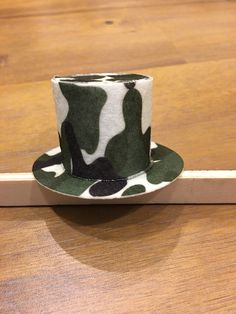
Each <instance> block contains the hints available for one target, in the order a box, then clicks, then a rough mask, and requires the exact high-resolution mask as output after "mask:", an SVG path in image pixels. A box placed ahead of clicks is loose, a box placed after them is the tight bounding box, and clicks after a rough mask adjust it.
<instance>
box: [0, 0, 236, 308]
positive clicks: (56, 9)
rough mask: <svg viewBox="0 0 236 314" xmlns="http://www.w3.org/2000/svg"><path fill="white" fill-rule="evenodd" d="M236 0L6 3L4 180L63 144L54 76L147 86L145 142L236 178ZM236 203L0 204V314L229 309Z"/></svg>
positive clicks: (0, 27) (1, 114)
mask: <svg viewBox="0 0 236 314" xmlns="http://www.w3.org/2000/svg"><path fill="white" fill-rule="evenodd" d="M235 16H236V1H230V0H228V1H227V0H225V1H221V0H211V1H200V0H199V1H197V0H145V1H144V0H113V1H108V0H96V1H91V0H80V1H77V0H69V1H63V0H40V1H33V0H14V1H13V0H11V1H10V0H5V1H1V2H0V43H1V44H0V125H1V132H0V172H28V171H30V170H31V164H32V163H33V161H34V160H35V158H37V156H38V155H39V154H41V153H42V152H44V151H46V150H48V149H50V148H52V147H54V146H57V145H58V144H57V143H58V141H57V133H56V123H55V113H54V104H53V101H52V96H51V87H50V78H51V77H52V76H53V75H55V74H70V73H78V72H96V71H99V72H107V71H108V72H115V71H124V72H140V73H144V74H149V75H153V76H154V78H155V85H154V91H153V93H154V95H153V96H154V98H153V130H152V133H153V138H154V139H155V140H156V141H157V142H160V143H163V144H165V145H168V146H170V147H171V148H173V149H175V150H177V151H178V152H179V153H180V154H181V155H182V156H183V157H184V159H185V165H186V167H185V168H186V169H196V170H197V169H236V145H235V141H236V123H235V121H236V106H235V101H236V84H235V83H236V57H235V56H236V31H235V30H236V18H235ZM235 210H236V206H233V205H227V206H226V205H214V206H209V205H207V206H206V205H205V206H189V205H188V206H183V205H178V206H177V205H173V206H164V205H149V206H147V205H133V206H128V205H125V206H124V205H122V206H112V205H108V206H78V207H75V206H72V207H69V206H68V207H59V206H58V207H51V208H50V207H39V208H37V207H31V208H26V207H25V208H23V207H20V208H16V207H13V208H0V313H1V314H2V313H3V314H15V313H20V314H35V313H36V314H38V313H44V314H45V313H46V314H48V313H55V314H61V313H83V314H84V313H85V314H87V313H88V314H93V313H99V314H101V313H102V314H106V313H108V314H110V313H115V314H120V313H134V314H136V313H138V314H139V313H140V314H143V313H148V314H149V313H151V314H172V313H173V314H179V313H181V314H182V313H187V314H189V313H190V314H206V313H214V314H215V313H216V314H222V313H223V314H224V313H232V314H235V313H236V302H235V299H236V267H235V266H236V253H235V240H236V231H235V230H236V228H235V227H236V219H235V218H236V216H235Z"/></svg>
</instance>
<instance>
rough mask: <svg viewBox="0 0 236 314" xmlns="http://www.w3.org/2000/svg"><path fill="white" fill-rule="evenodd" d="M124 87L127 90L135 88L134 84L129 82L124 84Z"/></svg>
mask: <svg viewBox="0 0 236 314" xmlns="http://www.w3.org/2000/svg"><path fill="white" fill-rule="evenodd" d="M124 84H125V87H127V88H128V89H132V88H134V87H135V82H129V83H124Z"/></svg>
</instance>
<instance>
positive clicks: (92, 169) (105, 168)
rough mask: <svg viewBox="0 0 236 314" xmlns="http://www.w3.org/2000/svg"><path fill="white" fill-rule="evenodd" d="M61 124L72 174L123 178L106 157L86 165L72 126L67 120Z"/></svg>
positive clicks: (82, 176)
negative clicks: (69, 156) (68, 151)
mask: <svg viewBox="0 0 236 314" xmlns="http://www.w3.org/2000/svg"><path fill="white" fill-rule="evenodd" d="M63 124H64V128H65V136H66V139H67V142H68V146H69V150H70V154H71V158H72V165H73V169H72V175H74V176H76V177H81V178H89V179H104V180H114V179H123V177H120V176H118V175H117V174H116V172H115V171H114V168H113V167H112V165H111V163H110V161H109V160H108V159H107V158H106V157H100V158H98V159H96V160H95V161H94V162H92V163H91V164H89V165H87V164H86V163H85V161H84V159H83V155H82V153H81V150H80V146H79V143H78V142H77V140H76V137H75V133H74V130H73V126H72V125H71V123H70V122H68V121H65V122H63Z"/></svg>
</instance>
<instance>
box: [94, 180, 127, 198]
mask: <svg viewBox="0 0 236 314" xmlns="http://www.w3.org/2000/svg"><path fill="white" fill-rule="evenodd" d="M126 184H127V180H117V181H100V182H98V183H95V184H94V185H92V186H91V188H90V189H89V193H90V194H91V195H92V196H108V195H112V194H115V193H117V192H119V191H120V190H122V189H123V187H125V186H126Z"/></svg>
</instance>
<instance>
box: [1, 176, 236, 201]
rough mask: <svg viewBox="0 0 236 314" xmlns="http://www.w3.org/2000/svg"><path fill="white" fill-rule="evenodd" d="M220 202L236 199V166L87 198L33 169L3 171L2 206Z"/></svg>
mask: <svg viewBox="0 0 236 314" xmlns="http://www.w3.org/2000/svg"><path fill="white" fill-rule="evenodd" d="M160 203H161V204H164V203H165V204H201V203H208V204H216V203H225V204H227V203H236V170H187V171H184V172H183V173H182V175H181V176H180V177H179V178H178V179H177V180H176V181H175V182H174V183H172V184H171V185H169V186H168V187H166V188H164V189H162V190H159V191H156V192H153V193H150V194H146V195H141V196H137V197H133V198H126V199H118V200H106V201H104V200H99V201H97V200H96V201H93V200H84V199H80V198H75V197H68V196H64V195H60V194H58V193H54V192H51V191H49V190H47V189H45V188H43V187H41V186H40V185H39V184H38V183H37V182H36V181H35V179H34V177H33V175H32V173H1V174H0V206H40V205H62V204H65V205H66V204H77V205H79V204H160Z"/></svg>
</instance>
